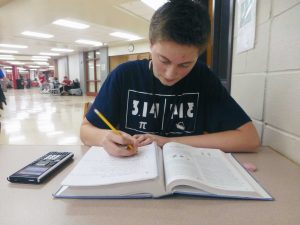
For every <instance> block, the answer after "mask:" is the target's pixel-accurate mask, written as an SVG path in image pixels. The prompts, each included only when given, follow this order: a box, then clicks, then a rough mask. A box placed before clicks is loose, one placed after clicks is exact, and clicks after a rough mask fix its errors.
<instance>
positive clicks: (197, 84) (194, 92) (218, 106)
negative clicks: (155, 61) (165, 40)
mask: <svg viewBox="0 0 300 225" xmlns="http://www.w3.org/2000/svg"><path fill="white" fill-rule="evenodd" d="M94 108H96V109H98V110H99V111H100V112H101V113H102V114H104V116H105V117H106V118H107V119H108V120H109V121H110V122H111V123H112V124H113V125H114V126H115V127H117V129H119V130H122V131H124V132H126V133H129V134H131V135H133V134H138V133H152V134H158V135H162V136H187V135H197V134H203V133H204V132H208V133H212V132H219V131H226V130H234V129H236V128H238V127H240V126H242V125H243V124H245V123H247V122H249V121H251V120H250V118H249V117H248V116H247V114H246V113H245V112H244V111H243V110H242V108H241V107H240V106H239V105H238V104H237V103H236V102H235V101H234V99H233V98H232V97H231V96H230V95H229V94H228V92H227V91H226V89H225V88H224V87H223V85H222V84H221V82H220V81H219V79H218V78H217V77H216V76H215V75H214V74H213V73H212V72H211V71H210V70H209V69H208V67H207V66H206V65H205V64H203V63H202V62H200V61H199V62H197V63H196V65H195V66H194V68H193V69H192V70H191V72H190V73H189V74H188V75H187V76H186V77H184V78H183V79H182V80H180V81H179V82H177V83H176V84H175V85H173V86H171V87H169V86H165V85H163V84H161V82H160V81H159V80H158V79H157V78H156V77H155V76H154V75H153V72H152V70H151V69H150V68H149V60H138V61H132V62H126V63H123V64H121V65H119V66H118V67H117V68H116V69H115V70H113V71H112V73H111V74H110V75H109V76H108V78H107V79H106V81H105V82H104V83H103V85H102V87H101V90H100V92H99V93H98V95H97V97H96V99H95V101H94V103H93V105H92V107H91V109H90V110H89V112H88V113H87V115H86V118H87V120H88V121H89V122H90V123H92V124H93V125H94V126H96V127H99V128H104V129H108V127H107V126H106V125H105V124H104V123H103V122H102V121H101V120H100V118H98V116H97V115H96V114H95V113H94Z"/></svg>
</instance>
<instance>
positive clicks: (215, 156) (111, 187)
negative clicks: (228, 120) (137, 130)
mask: <svg viewBox="0 0 300 225" xmlns="http://www.w3.org/2000/svg"><path fill="white" fill-rule="evenodd" d="M172 194H183V195H198V196H206V197H220V198H240V199H260V200H272V199H273V198H272V197H271V196H270V195H269V194H268V193H267V192H266V191H265V190H264V189H263V188H262V187H261V186H260V185H259V184H258V183H257V182H256V181H255V180H254V179H253V177H252V176H251V175H250V174H249V173H248V172H247V171H246V170H245V169H244V168H243V167H242V166H241V165H240V164H239V163H238V162H237V161H236V160H235V158H234V157H233V156H232V155H231V154H229V153H224V152H222V151H220V150H218V149H205V148H194V147H191V146H188V145H183V144H179V143H175V142H170V143H167V144H165V145H164V147H163V149H160V147H158V146H157V145H156V143H152V144H150V145H147V146H143V147H140V148H139V153H138V154H137V155H136V156H133V157H127V158H117V157H113V156H110V155H108V154H107V153H106V151H104V149H103V148H101V147H91V148H90V149H89V150H88V151H87V153H86V154H85V155H84V156H83V158H82V159H81V160H80V161H79V163H78V164H77V165H76V166H75V168H74V169H73V170H72V171H71V172H70V174H69V175H68V176H67V177H66V178H65V179H64V180H63V182H62V186H61V187H60V189H59V190H58V191H57V192H56V193H55V194H53V196H54V197H57V198H147V197H150V198H157V197H163V196H167V195H172Z"/></svg>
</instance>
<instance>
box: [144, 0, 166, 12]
mask: <svg viewBox="0 0 300 225" xmlns="http://www.w3.org/2000/svg"><path fill="white" fill-rule="evenodd" d="M141 2H143V3H144V4H146V5H147V6H149V7H151V8H152V9H154V10H157V9H158V8H159V7H161V6H162V5H163V4H165V3H166V2H167V0H141Z"/></svg>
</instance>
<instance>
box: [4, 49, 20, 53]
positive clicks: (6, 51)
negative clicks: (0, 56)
mask: <svg viewBox="0 0 300 225" xmlns="http://www.w3.org/2000/svg"><path fill="white" fill-rule="evenodd" d="M0 53H12V54H13V53H18V51H15V50H2V49H0Z"/></svg>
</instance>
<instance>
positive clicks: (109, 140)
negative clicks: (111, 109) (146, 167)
mask: <svg viewBox="0 0 300 225" xmlns="http://www.w3.org/2000/svg"><path fill="white" fill-rule="evenodd" d="M119 132H120V133H121V135H118V134H116V133H115V132H113V131H112V130H107V132H106V135H105V137H104V139H103V142H102V146H103V148H104V149H105V151H106V152H107V153H108V154H110V155H112V156H116V157H128V156H133V155H135V154H137V152H138V149H137V148H138V144H137V140H136V139H135V138H134V137H132V136H131V135H129V134H127V133H125V132H122V131H119ZM128 145H131V146H132V149H129V148H128Z"/></svg>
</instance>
